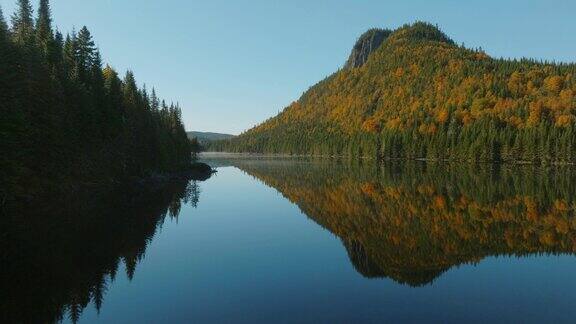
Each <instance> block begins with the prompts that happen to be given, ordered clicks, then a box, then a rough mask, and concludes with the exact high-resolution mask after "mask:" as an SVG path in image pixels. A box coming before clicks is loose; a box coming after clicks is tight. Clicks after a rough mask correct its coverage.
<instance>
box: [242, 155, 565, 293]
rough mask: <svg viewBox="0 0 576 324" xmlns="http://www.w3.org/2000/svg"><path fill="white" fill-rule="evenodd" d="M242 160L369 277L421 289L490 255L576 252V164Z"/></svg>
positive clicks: (248, 171)
mask: <svg viewBox="0 0 576 324" xmlns="http://www.w3.org/2000/svg"><path fill="white" fill-rule="evenodd" d="M234 163H235V165H237V166H238V167H239V168H241V169H242V170H244V171H245V172H247V173H248V174H251V175H253V176H255V177H257V178H259V179H260V180H262V181H263V182H264V183H266V184H267V185H269V186H271V187H274V188H276V189H277V190H278V191H280V192H281V193H282V194H283V195H284V196H285V197H286V198H288V199H289V200H290V201H292V202H294V203H295V204H297V205H298V206H299V207H300V208H301V210H302V211H303V212H304V213H306V214H307V215H308V216H309V217H310V218H311V219H313V220H314V221H316V222H317V223H318V224H320V225H321V226H323V227H324V228H326V229H328V230H329V231H331V232H332V233H334V234H336V235H337V236H338V237H340V238H341V240H342V242H343V244H344V246H345V247H346V250H347V251H348V255H349V257H350V260H351V262H352V263H353V264H354V266H355V268H356V269H357V271H358V272H359V273H361V274H362V275H364V276H366V277H390V278H392V279H394V280H396V281H398V282H401V283H407V284H410V285H414V286H418V285H423V284H427V283H430V282H432V281H433V280H434V279H435V278H437V277H438V276H439V275H441V274H442V273H443V272H444V271H446V270H447V269H449V268H451V267H453V266H455V265H458V264H462V263H476V262H479V261H480V260H481V259H482V258H484V257H485V256H490V255H512V256H523V255H527V254H539V253H547V254H559V253H574V252H575V251H576V218H575V217H574V215H575V210H576V201H575V198H576V196H575V193H576V172H574V171H573V170H572V169H571V168H561V167H558V168H556V167H555V168H535V167H530V166H523V167H518V166H514V167H506V166H502V167H494V166H484V167H480V166H471V165H467V166H454V165H452V166H450V165H439V164H423V163H408V164H395V163H392V164H384V165H381V166H376V165H374V164H370V163H364V164H334V163H330V164H329V163H309V164H306V163H280V162H278V163H271V162H265V163H264V162H242V161H236V162H234Z"/></svg>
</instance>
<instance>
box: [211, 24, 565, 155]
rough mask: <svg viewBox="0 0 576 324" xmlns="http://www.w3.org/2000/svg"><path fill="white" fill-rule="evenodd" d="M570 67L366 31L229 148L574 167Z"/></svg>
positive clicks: (437, 34) (437, 38) (425, 28)
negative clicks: (336, 63) (338, 62)
mask: <svg viewBox="0 0 576 324" xmlns="http://www.w3.org/2000/svg"><path fill="white" fill-rule="evenodd" d="M575 123H576V64H573V63H570V64H566V63H550V62H541V61H536V60H530V59H522V60H506V59H495V58H492V57H490V56H488V55H487V54H486V53H484V52H483V51H482V50H481V49H468V48H465V47H464V46H460V45H457V44H456V43H455V42H454V41H453V40H451V39H450V38H449V37H448V36H446V35H445V34H444V33H443V32H442V31H440V30H439V29H438V28H437V27H435V26H433V25H431V24H428V23H423V22H418V23H414V24H411V25H405V26H403V27H401V28H398V29H396V30H386V29H371V30H369V31H367V32H366V33H365V34H364V35H362V36H361V37H360V38H359V39H358V41H357V43H356V44H355V45H354V47H353V49H352V51H351V54H350V57H349V58H348V59H347V61H346V63H345V64H343V68H342V69H340V70H339V71H337V72H336V73H334V74H332V75H330V76H328V77H327V78H326V79H324V80H322V81H320V82H319V83H317V84H316V85H314V86H312V87H311V88H310V89H309V90H308V91H306V92H305V93H304V94H303V95H302V96H301V97H300V99H299V100H297V101H295V102H293V103H292V104H290V105H289V106H288V107H286V108H285V109H284V110H283V111H282V112H281V113H280V114H278V115H277V116H275V117H273V118H270V119H268V120H266V121H265V122H263V123H262V124H260V125H258V126H256V127H254V128H252V129H250V130H248V131H246V132H245V133H243V134H241V135H239V136H237V137H234V138H233V139H231V140H226V141H219V142H213V144H211V147H210V148H211V149H212V150H221V151H228V152H254V153H284V154H310V155H331V156H334V155H338V156H352V157H361V156H362V157H372V158H381V159H384V158H403V159H415V158H427V159H448V160H458V161H462V160H466V161H531V162H536V163H548V162H572V163H576V125H575Z"/></svg>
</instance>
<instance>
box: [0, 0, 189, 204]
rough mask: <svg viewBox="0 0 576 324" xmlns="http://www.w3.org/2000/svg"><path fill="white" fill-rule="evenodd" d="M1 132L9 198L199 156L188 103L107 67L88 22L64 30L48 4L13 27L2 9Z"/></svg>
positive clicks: (20, 10) (1, 195)
mask: <svg viewBox="0 0 576 324" xmlns="http://www.w3.org/2000/svg"><path fill="white" fill-rule="evenodd" d="M0 138H1V140H0V179H2V185H1V186H0V203H4V202H6V201H8V200H11V199H14V198H21V197H28V196H31V195H36V194H40V195H41V194H43V193H54V192H55V191H56V192H57V191H58V190H60V189H64V188H73V187H74V186H75V185H76V184H78V183H95V182H105V181H111V182H118V181H123V180H124V179H126V178H129V177H142V176H146V175H150V174H152V173H156V172H170V171H175V170H180V169H183V168H186V167H187V166H188V165H189V164H190V162H191V154H190V143H189V141H188V139H187V137H186V132H185V129H184V125H183V123H182V113H181V110H180V107H179V105H177V104H167V103H166V102H165V101H164V100H161V99H159V98H158V97H157V94H156V91H155V90H154V89H152V90H151V91H149V89H147V88H146V86H143V87H139V86H138V85H137V83H136V79H135V78H134V74H133V73H132V72H131V71H128V72H126V74H125V76H124V77H123V78H122V79H121V78H120V77H119V75H118V73H117V72H116V71H115V70H114V69H113V68H112V67H111V66H109V65H105V66H104V64H103V62H102V58H101V55H100V52H99V50H98V48H97V47H96V46H95V43H94V40H93V38H92V35H91V34H90V31H89V30H88V28H86V27H82V28H81V29H80V30H79V31H77V32H76V31H73V32H72V33H69V34H66V35H64V34H62V33H61V32H59V31H57V30H55V28H54V27H53V26H52V17H51V12H50V4H49V1H48V0H40V3H39V6H38V10H37V14H36V16H35V17H34V13H33V9H32V6H31V4H30V1H29V0H18V2H17V8H16V10H15V13H14V14H13V16H12V19H11V25H10V26H9V25H8V24H7V22H6V20H5V19H4V16H3V14H2V11H1V8H0Z"/></svg>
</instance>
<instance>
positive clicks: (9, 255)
mask: <svg viewBox="0 0 576 324" xmlns="http://www.w3.org/2000/svg"><path fill="white" fill-rule="evenodd" d="M198 196H199V188H198V185H197V184H196V182H194V181H192V182H185V181H180V182H173V183H170V184H168V185H166V186H165V187H163V188H161V190H157V191H153V192H142V191H137V192H117V193H114V194H113V195H107V196H105V197H100V198H85V199H75V200H74V201H71V202H70V203H69V205H73V206H68V207H66V209H65V210H63V209H62V208H61V207H62V206H60V208H59V209H57V210H48V211H42V212H38V211H34V212H25V213H11V214H8V215H6V216H5V217H2V218H1V219H0V227H1V231H0V233H2V234H1V235H2V236H0V245H1V246H2V248H1V250H0V257H1V263H0V264H2V266H1V267H0V285H1V286H0V291H2V294H1V297H0V314H2V315H1V316H2V320H3V321H5V322H7V323H47V322H55V321H59V320H61V319H62V317H63V316H64V314H65V313H66V312H67V313H68V314H69V316H70V319H71V320H72V321H74V322H76V321H77V320H78V319H79V317H80V315H81V313H82V311H83V310H84V309H85V308H86V306H87V305H88V304H90V303H91V302H92V303H94V305H95V307H96V309H97V310H98V311H99V310H100V308H101V307H102V303H103V300H104V296H105V295H106V291H107V287H108V285H109V284H110V283H111V282H112V281H114V279H115V277H116V275H117V271H118V268H119V265H120V262H123V263H124V264H125V268H126V275H127V276H128V278H129V279H132V278H133V277H134V274H135V271H136V266H137V264H138V262H139V261H141V260H142V259H143V258H144V256H145V253H146V248H147V246H148V244H149V243H150V242H151V241H152V239H153V238H154V235H155V234H156V232H157V231H158V230H159V228H160V227H161V226H162V224H163V223H164V221H165V220H166V217H172V218H174V217H178V215H179V213H180V208H181V204H182V203H191V204H192V205H194V206H196V204H197V203H198Z"/></svg>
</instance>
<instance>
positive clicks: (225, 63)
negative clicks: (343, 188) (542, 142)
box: [0, 0, 576, 134]
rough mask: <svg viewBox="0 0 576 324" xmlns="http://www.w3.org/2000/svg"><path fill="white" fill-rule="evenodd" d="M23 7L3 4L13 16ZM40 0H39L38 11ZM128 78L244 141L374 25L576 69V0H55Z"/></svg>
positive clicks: (200, 123)
mask: <svg viewBox="0 0 576 324" xmlns="http://www.w3.org/2000/svg"><path fill="white" fill-rule="evenodd" d="M15 2H16V0H0V5H1V6H2V9H3V10H4V14H5V16H6V17H9V16H10V15H11V14H12V12H13V10H14V4H15ZM36 2H37V1H35V0H33V3H34V5H35V6H36ZM52 11H53V16H54V20H55V22H56V25H57V26H58V27H59V29H60V30H62V31H70V30H72V28H73V27H76V29H79V28H80V27H82V26H83V25H86V26H88V28H89V29H90V30H91V32H92V33H93V35H94V37H95V39H96V42H97V44H98V46H99V47H100V49H101V51H102V53H103V57H104V59H105V60H106V61H107V62H110V63H111V65H112V66H114V67H115V68H116V69H117V70H118V71H119V72H121V73H124V71H125V70H126V69H132V70H133V71H134V72H135V74H136V77H137V79H138V80H139V82H140V83H146V84H147V85H148V86H155V87H156V89H157V91H158V93H159V95H160V96H161V97H163V98H165V99H167V100H168V101H170V100H174V101H179V102H180V104H181V106H182V107H183V115H184V121H185V124H186V128H187V129H188V130H201V131H217V132H228V133H233V134H238V133H240V132H241V131H243V130H246V129H248V128H250V127H251V126H254V125H256V124H258V123H259V122H261V121H263V120H265V119H266V118H268V117H271V116H273V115H275V114H276V113H278V112H279V111H281V110H282V109H283V107H285V106H286V105H288V104H289V103H290V102H292V101H294V100H296V99H298V97H299V96H300V95H301V94H302V92H303V91H305V90H306V89H307V88H308V87H310V86H312V85H313V84H314V83H316V82H317V81H319V80H321V79H322V78H324V77H325V76H327V75H329V74H330V73H332V72H334V71H336V70H337V69H338V68H339V67H341V66H342V64H343V63H344V61H345V60H346V57H347V56H348V54H349V51H350V49H351V48H352V45H353V44H354V42H355V40H356V38H357V37H358V36H359V35H360V34H361V33H362V32H364V31H365V30H366V29H368V28H371V27H388V28H394V27H398V26H400V25H402V24H404V23H407V22H413V21H416V20H424V21H428V22H431V23H434V24H438V25H439V27H440V28H442V29H443V30H444V31H445V32H446V33H447V34H448V35H449V36H450V37H451V38H452V39H454V40H455V41H456V42H458V43H465V44H466V46H468V47H482V48H483V49H484V50H485V51H487V52H488V54H490V55H492V56H496V57H532V58H539V59H547V60H556V61H564V62H575V61H576V18H575V17H576V1H574V0H546V1H545V0H542V1H535V0H523V1H520V0H509V1H505V0H499V1H492V0H484V1H462V0H436V1H430V0H412V1H411V0H404V1H400V0H396V1H383V0H380V1H378V0H374V1H369V0H346V1H345V0H341V1H338V0H332V1H327V0H317V1H315V0H289V1H288V0H285V1H274V0H254V1H252V0H244V1H236V0H234V1H232V0H229V1H223V0H205V1H195V0H162V1H158V0H146V1H144V0H53V1H52Z"/></svg>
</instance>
